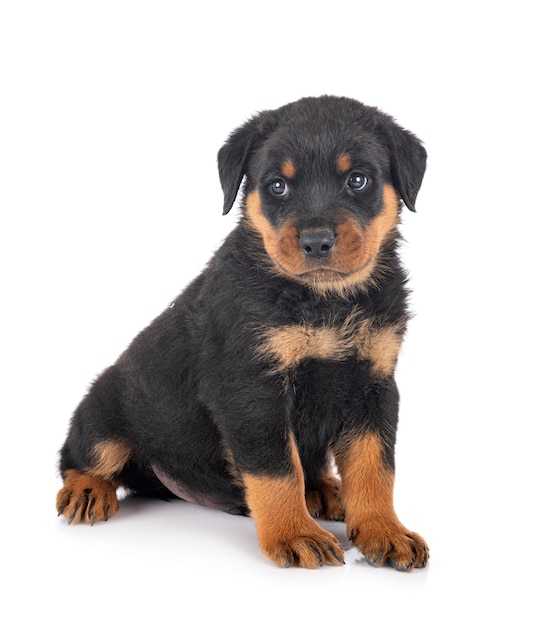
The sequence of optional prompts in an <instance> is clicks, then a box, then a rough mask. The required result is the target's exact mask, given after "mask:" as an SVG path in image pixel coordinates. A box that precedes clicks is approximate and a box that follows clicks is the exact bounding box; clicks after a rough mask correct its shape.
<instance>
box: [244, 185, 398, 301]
mask: <svg viewBox="0 0 552 626" xmlns="http://www.w3.org/2000/svg"><path fill="white" fill-rule="evenodd" d="M245 215H246V218H247V220H248V222H249V224H250V226H251V227H252V228H253V229H254V230H255V231H256V232H257V233H259V235H260V236H261V237H262V240H263V245H264V248H265V250H266V252H267V254H268V256H269V257H270V259H271V260H272V262H273V264H274V266H273V268H272V269H273V271H274V272H275V273H277V274H280V275H282V274H283V275H285V276H288V277H291V278H293V279H294V280H297V281H298V282H301V283H303V284H307V285H309V286H310V287H311V288H312V289H313V290H314V291H317V292H318V293H320V294H321V295H327V294H330V293H337V294H338V295H341V296H343V297H345V296H347V295H348V294H349V293H353V292H354V291H355V290H357V289H358V288H362V286H363V285H365V284H367V283H369V282H370V281H371V280H373V276H374V274H375V273H376V270H377V268H378V253H379V251H380V250H381V247H382V245H383V244H384V243H385V242H386V241H387V239H389V238H390V237H392V236H393V235H394V234H395V230H396V227H397V225H398V223H399V198H398V196H397V193H396V192H395V190H394V189H393V187H392V186H391V185H385V186H384V189H383V208H382V210H381V212H380V213H379V214H378V215H377V216H376V217H375V218H374V219H373V220H372V221H371V222H370V223H369V224H368V226H367V227H366V228H365V229H364V230H363V229H362V228H361V225H360V224H359V223H358V222H356V221H355V220H354V219H353V218H349V219H347V220H346V221H345V222H343V223H341V224H339V225H338V226H337V228H336V244H335V247H334V252H333V254H332V255H331V257H329V258H328V259H324V260H321V261H320V264H319V265H318V266H317V265H313V264H312V263H311V262H310V261H309V259H307V258H306V256H305V254H304V253H303V252H302V250H301V249H300V247H299V239H298V234H297V229H296V227H295V225H294V223H293V221H292V220H289V219H288V220H287V221H286V222H284V224H283V225H282V226H281V227H280V228H279V229H275V228H274V227H273V226H272V225H271V224H270V222H269V220H268V219H267V218H266V216H265V215H264V213H263V211H262V207H261V198H260V194H259V191H258V190H254V191H252V192H251V193H249V194H248V196H247V198H246V201H245Z"/></svg>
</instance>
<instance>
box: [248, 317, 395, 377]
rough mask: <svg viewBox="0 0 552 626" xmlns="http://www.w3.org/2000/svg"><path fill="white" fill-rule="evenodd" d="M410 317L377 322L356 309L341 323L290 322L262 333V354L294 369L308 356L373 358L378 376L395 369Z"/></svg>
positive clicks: (279, 368)
mask: <svg viewBox="0 0 552 626" xmlns="http://www.w3.org/2000/svg"><path fill="white" fill-rule="evenodd" d="M405 328H406V320H403V321H401V322H398V323H396V324H390V325H387V326H376V325H375V323H374V322H373V320H371V319H363V318H361V316H360V314H359V312H358V311H354V312H353V313H352V314H351V315H349V316H348V318H347V319H346V320H345V322H344V323H343V324H341V325H339V326H337V325H336V326H332V325H327V326H319V327H314V326H310V325H307V324H305V325H302V324H295V325H288V326H280V327H276V328H268V329H266V330H265V331H264V332H263V334H262V342H261V344H260V347H259V354H260V355H261V357H264V356H269V357H271V358H274V359H275V360H276V361H277V363H278V365H277V366H276V368H275V371H276V372H284V371H289V370H293V369H294V368H296V367H297V366H298V365H299V363H301V361H305V360H306V359H327V360H330V361H343V360H345V359H347V358H357V359H359V360H361V361H362V360H369V361H371V364H372V371H373V372H374V373H375V374H376V375H378V376H390V375H392V374H393V372H394V370H395V366H396V363H397V358H398V354H399V350H400V347H401V343H402V336H403V334H404V330H405Z"/></svg>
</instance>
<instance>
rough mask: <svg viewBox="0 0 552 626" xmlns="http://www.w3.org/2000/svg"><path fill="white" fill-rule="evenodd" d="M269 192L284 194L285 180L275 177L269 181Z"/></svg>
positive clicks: (285, 188) (285, 189) (277, 194)
mask: <svg viewBox="0 0 552 626" xmlns="http://www.w3.org/2000/svg"><path fill="white" fill-rule="evenodd" d="M269 188H270V192H271V193H272V195H274V196H280V197H281V196H285V195H286V193H287V190H288V187H287V184H286V181H285V180H282V179H281V178H276V179H274V180H273V181H272V182H271V183H270V186H269Z"/></svg>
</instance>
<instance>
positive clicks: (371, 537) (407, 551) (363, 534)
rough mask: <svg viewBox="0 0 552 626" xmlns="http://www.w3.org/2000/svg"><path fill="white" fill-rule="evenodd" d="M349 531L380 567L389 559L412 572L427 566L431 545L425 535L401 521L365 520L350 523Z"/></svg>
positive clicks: (356, 542)
mask: <svg viewBox="0 0 552 626" xmlns="http://www.w3.org/2000/svg"><path fill="white" fill-rule="evenodd" d="M348 531H349V539H350V540H351V541H352V542H353V544H354V545H355V546H356V547H357V548H358V549H359V550H360V551H361V552H362V554H363V555H364V556H365V557H366V560H367V561H368V562H369V563H370V564H371V565H374V566H376V567H381V566H382V565H384V564H385V563H389V564H390V565H392V566H393V567H394V568H395V569H397V570H399V571H401V572H409V571H411V570H412V569H415V568H422V567H425V566H426V565H427V562H428V560H429V548H428V547H427V544H426V542H425V541H424V540H423V538H422V537H420V535H418V534H417V533H414V532H412V531H410V530H408V529H407V528H405V527H404V526H403V525H402V524H401V523H400V522H395V521H393V522H385V521H379V520H375V521H371V522H363V523H362V524H359V525H352V526H350V527H349V528H348Z"/></svg>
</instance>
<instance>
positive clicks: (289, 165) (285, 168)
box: [280, 159, 297, 178]
mask: <svg viewBox="0 0 552 626" xmlns="http://www.w3.org/2000/svg"><path fill="white" fill-rule="evenodd" d="M280 171H281V172H282V176H285V177H286V178H294V177H295V174H297V169H296V167H295V163H294V162H293V161H292V160H291V159H286V160H285V161H284V162H283V163H282V167H281V169H280Z"/></svg>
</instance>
